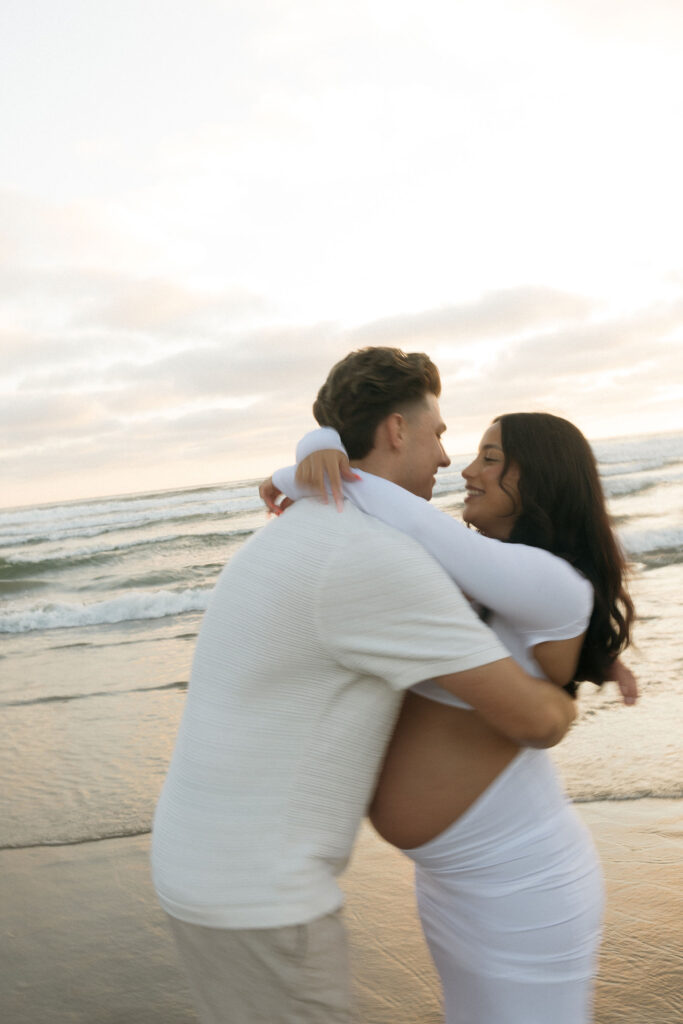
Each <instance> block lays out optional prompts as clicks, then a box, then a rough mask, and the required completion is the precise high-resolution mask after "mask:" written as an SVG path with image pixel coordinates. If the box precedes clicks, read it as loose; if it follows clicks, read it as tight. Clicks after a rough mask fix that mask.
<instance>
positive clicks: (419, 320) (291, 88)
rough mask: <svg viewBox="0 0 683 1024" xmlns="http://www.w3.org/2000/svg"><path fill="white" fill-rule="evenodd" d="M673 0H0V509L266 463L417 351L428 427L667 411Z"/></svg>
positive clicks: (646, 425) (680, 367) (285, 456)
mask: <svg viewBox="0 0 683 1024" xmlns="http://www.w3.org/2000/svg"><path fill="white" fill-rule="evenodd" d="M681 52H683V4H681V3H680V2H679V0H649V2H648V3H647V4H644V3H642V2H641V0H538V2H530V0H519V2H515V3H510V2H509V0H409V2H405V0H344V3H339V2H338V0H4V2H3V4H2V8H1V10H0V125H1V132H0V147H1V150H2V158H1V160H0V294H1V301H0V356H1V358H0V433H1V436H2V444H1V445H0V481H1V482H2V483H1V493H0V506H3V507H9V506H14V505H25V504H35V503H44V502H54V501H63V500H72V499H78V498H86V497H94V496H99V495H107V494H123V493H133V492H138V491H145V490H151V489H160V488H174V487H182V486H192V485H203V484H210V483H217V482H221V481H231V480H237V479H255V478H260V477H262V476H265V475H267V474H268V473H269V472H270V471H271V470H272V469H274V468H275V467H276V466H278V465H280V464H283V463H289V462H291V461H292V455H293V449H294V445H295V443H296V440H297V439H298V437H299V436H300V435H301V434H302V433H303V432H305V431H306V430H308V429H310V428H311V427H312V426H313V425H314V422H313V419H312V415H311V405H312V402H313V400H314V398H315V395H316V393H317V390H318V388H319V386H320V385H321V384H322V382H323V381H324V379H325V377H326V375H327V372H328V370H329V369H330V367H331V366H332V365H333V364H334V363H335V362H336V361H337V360H339V359H340V358H342V357H343V356H344V355H346V353H347V352H349V351H351V350H352V349H355V348H359V347H362V346H364V345H376V344H379V345H394V346H398V347H400V348H403V349H404V350H407V351H426V352H428V353H429V354H430V355H431V356H432V358H433V359H434V360H435V361H436V362H437V364H438V366H439V368H440V370H441V374H442V381H443V395H442V401H441V407H442V412H443V414H444V418H445V419H446V422H447V423H448V426H449V430H448V433H447V435H446V441H447V447H448V448H449V450H450V451H451V453H453V454H465V453H467V452H468V451H471V450H472V448H473V447H475V446H476V443H477V438H478V436H479V435H480V434H481V433H482V431H483V430H484V429H485V427H486V425H487V424H488V422H489V421H490V420H491V419H492V418H493V416H495V415H497V414H500V413H502V412H509V411H515V410H529V409H536V410H538V409H545V410H547V411H550V412H554V413H557V414H559V415H563V416H567V417H568V418H570V419H572V420H573V421H574V422H576V423H577V425H578V426H579V427H580V428H581V429H582V430H583V431H584V433H586V435H587V436H588V437H590V438H600V437H609V436H620V435H627V434H634V433H656V432H660V431H673V430H681V429H683V416H682V415H681V409H682V408H683V203H682V202H681V184H680V183H681V181H683V147H682V146H681V143H680V134H681V124H682V123H683V70H682V65H681V58H680V55H681Z"/></svg>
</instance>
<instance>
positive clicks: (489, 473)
mask: <svg viewBox="0 0 683 1024" xmlns="http://www.w3.org/2000/svg"><path fill="white" fill-rule="evenodd" d="M504 461H505V453H504V452H503V442H502V436H501V429H500V423H492V424H491V426H490V427H489V429H488V430H487V431H486V433H485V434H484V436H483V437H482V439H481V442H480V444H479V451H478V453H477V456H476V458H475V459H474V461H473V462H470V464H469V466H466V467H465V469H463V471H462V475H463V476H464V478H465V485H466V492H467V494H466V497H465V509H464V512H463V519H464V520H465V522H466V523H470V525H471V526H474V527H475V528H476V529H477V530H479V532H480V533H483V534H484V535H485V536H486V537H495V538H496V539H497V540H507V539H508V537H509V536H510V533H511V532H512V527H513V526H514V525H515V522H516V521H517V516H518V515H519V513H520V512H521V508H522V506H521V501H520V497H519V491H518V489H517V485H518V484H519V467H518V466H517V465H516V463H514V462H513V463H511V464H510V466H509V467H508V471H507V473H506V474H505V477H504V479H503V478H501V473H502V472H503V463H504ZM501 483H505V487H506V488H507V492H506V491H504V490H503V489H502V487H501V486H500V485H501Z"/></svg>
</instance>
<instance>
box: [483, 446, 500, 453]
mask: <svg viewBox="0 0 683 1024" xmlns="http://www.w3.org/2000/svg"><path fill="white" fill-rule="evenodd" d="M489 448H494V449H495V451H497V452H501V453H502V451H503V449H502V448H501V446H500V445H499V444H484V445H482V448H481V450H482V451H483V452H486V451H488V450H489Z"/></svg>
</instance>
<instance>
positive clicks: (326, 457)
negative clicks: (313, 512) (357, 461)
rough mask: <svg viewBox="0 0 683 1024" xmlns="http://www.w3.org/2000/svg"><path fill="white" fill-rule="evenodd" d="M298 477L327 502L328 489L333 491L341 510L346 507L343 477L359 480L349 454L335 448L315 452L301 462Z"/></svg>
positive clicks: (297, 472) (301, 482) (304, 484)
mask: <svg viewBox="0 0 683 1024" xmlns="http://www.w3.org/2000/svg"><path fill="white" fill-rule="evenodd" d="M296 479H297V481H298V483H300V484H301V485H302V486H304V487H308V488H310V489H311V490H313V491H315V492H316V493H317V494H318V495H319V496H320V499H321V501H324V502H325V504H327V501H328V490H327V485H328V483H329V488H330V490H331V492H332V497H333V498H334V503H335V505H336V506H337V509H338V511H339V512H341V511H342V509H343V508H344V493H343V489H342V479H344V480H349V481H352V480H359V479H360V477H358V476H357V475H356V474H355V473H354V472H353V470H352V469H351V467H350V466H349V460H348V456H346V455H345V454H344V452H339V451H337V450H336V449H334V448H330V449H326V450H325V451H321V452H313V453H312V454H311V455H309V456H308V457H307V458H305V459H304V460H303V461H302V462H300V463H299V466H298V467H297V471H296Z"/></svg>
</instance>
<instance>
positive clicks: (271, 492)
mask: <svg viewBox="0 0 683 1024" xmlns="http://www.w3.org/2000/svg"><path fill="white" fill-rule="evenodd" d="M258 492H259V497H260V498H261V501H262V502H263V503H264V504H265V505H266V507H267V508H268V510H269V511H270V512H272V513H273V514H274V515H276V516H279V515H280V513H281V512H283V511H284V508H283V507H282V505H278V503H277V499H278V498H279V497H280V496H281V494H282V491H281V490H280V489H279V488H278V487H276V486H275V484H274V483H273V478H272V476H269V477H268V479H267V480H264V481H263V483H262V484H261V486H260V487H259V489H258ZM290 504H291V502H290ZM283 505H284V502H283Z"/></svg>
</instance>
